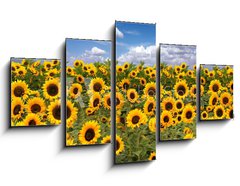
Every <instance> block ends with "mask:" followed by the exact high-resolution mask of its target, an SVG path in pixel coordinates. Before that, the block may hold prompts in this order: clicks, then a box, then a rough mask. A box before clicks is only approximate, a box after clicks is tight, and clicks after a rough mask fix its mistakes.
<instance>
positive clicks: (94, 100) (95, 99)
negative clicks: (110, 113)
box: [89, 92, 101, 109]
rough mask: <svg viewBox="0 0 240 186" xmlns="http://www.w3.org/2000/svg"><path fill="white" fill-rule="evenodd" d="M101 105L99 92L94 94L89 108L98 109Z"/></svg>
mask: <svg viewBox="0 0 240 186" xmlns="http://www.w3.org/2000/svg"><path fill="white" fill-rule="evenodd" d="M100 105H101V95H100V94H99V92H94V93H93V95H92V96H91V98H90V101H89V107H92V108H95V109H98V108H99V106H100Z"/></svg>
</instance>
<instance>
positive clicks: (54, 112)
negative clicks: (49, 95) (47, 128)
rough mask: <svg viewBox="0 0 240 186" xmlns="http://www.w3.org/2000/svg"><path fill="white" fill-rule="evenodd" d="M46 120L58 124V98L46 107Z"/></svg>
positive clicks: (59, 115)
mask: <svg viewBox="0 0 240 186" xmlns="http://www.w3.org/2000/svg"><path fill="white" fill-rule="evenodd" d="M47 111H48V120H49V121H50V122H51V124H55V125H58V124H60V122H61V103H60V100H56V101H54V102H51V103H50V105H49V106H48V108H47Z"/></svg>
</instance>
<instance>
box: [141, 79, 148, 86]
mask: <svg viewBox="0 0 240 186" xmlns="http://www.w3.org/2000/svg"><path fill="white" fill-rule="evenodd" d="M139 81H140V84H141V85H142V86H145V85H146V83H147V81H146V79H145V78H140V79H139Z"/></svg>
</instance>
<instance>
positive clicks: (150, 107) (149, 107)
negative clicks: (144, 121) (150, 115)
mask: <svg viewBox="0 0 240 186" xmlns="http://www.w3.org/2000/svg"><path fill="white" fill-rule="evenodd" d="M152 109H153V103H150V104H149V105H148V112H151V111H152Z"/></svg>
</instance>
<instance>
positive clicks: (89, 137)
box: [85, 129, 95, 141]
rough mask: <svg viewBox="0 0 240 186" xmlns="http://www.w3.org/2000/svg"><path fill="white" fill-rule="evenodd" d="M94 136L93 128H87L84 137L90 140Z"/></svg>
mask: <svg viewBox="0 0 240 186" xmlns="http://www.w3.org/2000/svg"><path fill="white" fill-rule="evenodd" d="M94 137H95V132H94V130H93V129H88V130H87V131H86V133H85V139H86V140H87V141H91V140H92V139H93V138H94Z"/></svg>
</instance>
